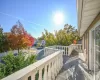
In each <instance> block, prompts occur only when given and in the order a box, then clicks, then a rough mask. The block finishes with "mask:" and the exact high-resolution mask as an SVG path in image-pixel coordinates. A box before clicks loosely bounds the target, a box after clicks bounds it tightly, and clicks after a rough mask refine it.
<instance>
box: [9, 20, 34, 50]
mask: <svg viewBox="0 0 100 80" xmlns="http://www.w3.org/2000/svg"><path fill="white" fill-rule="evenodd" d="M8 39H9V46H10V47H11V49H13V50H14V49H17V50H18V51H19V49H22V48H27V47H28V46H31V45H32V44H33V42H34V40H33V39H34V38H33V37H32V36H31V35H29V34H28V33H27V32H26V31H25V29H24V27H23V25H22V24H21V23H20V21H18V22H17V24H16V25H14V26H13V27H12V29H11V34H10V35H9V36H8Z"/></svg>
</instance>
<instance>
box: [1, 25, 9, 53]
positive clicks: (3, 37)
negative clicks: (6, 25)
mask: <svg viewBox="0 0 100 80" xmlns="http://www.w3.org/2000/svg"><path fill="white" fill-rule="evenodd" d="M7 45H8V43H7V37H6V35H5V34H4V33H3V28H1V26H0V52H4V51H6V50H7V47H6V46H7Z"/></svg>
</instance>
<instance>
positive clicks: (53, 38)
mask: <svg viewBox="0 0 100 80" xmlns="http://www.w3.org/2000/svg"><path fill="white" fill-rule="evenodd" d="M44 31H45V32H44V33H42V36H41V37H39V38H38V39H39V40H45V41H46V46H52V45H64V46H68V45H70V44H72V43H74V41H76V42H77V40H79V39H80V38H79V36H78V31H77V29H75V28H74V27H73V26H71V25H68V24H65V26H64V29H60V30H58V31H55V34H52V33H50V32H48V31H47V30H44Z"/></svg>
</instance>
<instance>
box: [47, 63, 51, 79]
mask: <svg viewBox="0 0 100 80" xmlns="http://www.w3.org/2000/svg"><path fill="white" fill-rule="evenodd" d="M48 80H51V63H49V67H48Z"/></svg>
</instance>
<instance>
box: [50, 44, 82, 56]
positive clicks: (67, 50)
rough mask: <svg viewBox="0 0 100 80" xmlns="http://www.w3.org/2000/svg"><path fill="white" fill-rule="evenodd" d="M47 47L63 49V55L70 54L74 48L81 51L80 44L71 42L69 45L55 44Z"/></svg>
mask: <svg viewBox="0 0 100 80" xmlns="http://www.w3.org/2000/svg"><path fill="white" fill-rule="evenodd" d="M49 47H50V48H53V49H58V50H63V55H70V54H71V53H72V51H73V50H74V49H76V50H78V51H82V44H71V45H69V46H60V45H55V46H49Z"/></svg>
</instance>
